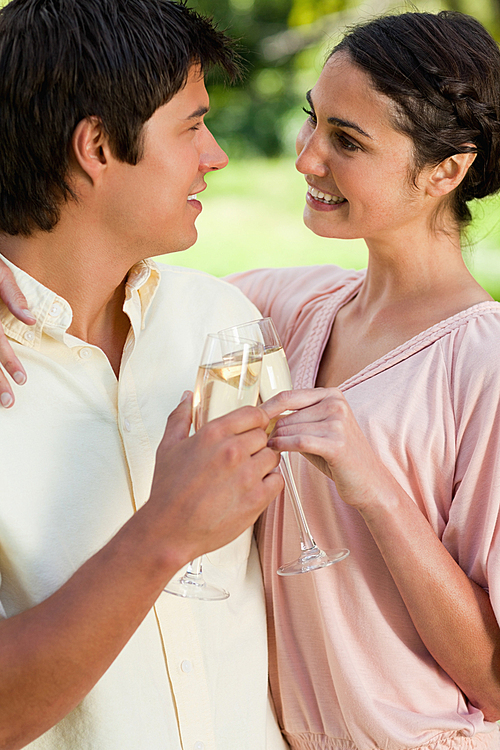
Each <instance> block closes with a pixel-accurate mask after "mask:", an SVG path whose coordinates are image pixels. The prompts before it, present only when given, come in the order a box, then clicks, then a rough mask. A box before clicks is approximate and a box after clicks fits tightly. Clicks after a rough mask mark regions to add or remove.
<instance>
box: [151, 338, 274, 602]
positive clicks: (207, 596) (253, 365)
mask: <svg viewBox="0 0 500 750" xmlns="http://www.w3.org/2000/svg"><path fill="white" fill-rule="evenodd" d="M263 354H264V346H263V344H262V343H261V342H257V341H247V340H245V339H243V338H231V337H227V336H225V337H222V336H219V335H218V334H209V335H208V336H207V339H206V342H205V346H204V348H203V353H202V357H201V362H200V366H199V368H198V374H197V377H196V383H195V387H194V396H193V426H194V429H195V430H199V429H200V427H203V425H204V424H206V422H209V421H210V420H212V419H216V418H217V417H222V416H223V415H224V414H227V413H228V412H230V411H233V410H234V409H238V408H239V407H240V406H247V405H250V406H255V405H256V404H257V401H258V398H259V379H260V372H261V365H262V357H263ZM165 591H166V592H167V593H169V594H175V595H176V596H182V597H184V598H186V599H201V600H204V601H218V600H222V599H227V598H228V596H229V593H228V592H227V591H225V590H224V589H221V588H218V587H217V586H212V585H211V584H209V583H207V582H206V581H205V579H204V577H203V559H202V557H197V558H196V560H193V561H192V562H190V563H189V565H188V566H187V568H186V571H185V573H184V575H183V576H182V577H181V578H179V579H178V580H176V581H170V583H169V584H168V586H167V588H166V589H165Z"/></svg>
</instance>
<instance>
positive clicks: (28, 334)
mask: <svg viewBox="0 0 500 750" xmlns="http://www.w3.org/2000/svg"><path fill="white" fill-rule="evenodd" d="M24 338H25V339H26V341H34V339H35V334H34V332H33V331H26V333H25V334H24Z"/></svg>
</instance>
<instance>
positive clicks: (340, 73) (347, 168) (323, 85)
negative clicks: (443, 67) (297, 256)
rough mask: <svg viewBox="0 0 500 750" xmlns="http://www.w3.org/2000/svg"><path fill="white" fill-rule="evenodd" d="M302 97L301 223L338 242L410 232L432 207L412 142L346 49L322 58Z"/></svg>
mask: <svg viewBox="0 0 500 750" xmlns="http://www.w3.org/2000/svg"><path fill="white" fill-rule="evenodd" d="M307 97H308V100H309V104H310V112H308V114H309V117H308V119H307V121H306V122H305V123H304V125H303V126H302V128H301V130H300V132H299V135H298V137H297V154H298V158H297V162H296V167H297V169H298V171H299V172H301V173H302V174H303V175H305V178H306V182H307V184H308V191H307V196H306V207H305V209H304V221H305V224H306V226H308V227H309V229H311V230H312V231H313V232H314V233H315V234H318V235H320V236H322V237H338V238H342V239H353V238H358V237H363V238H364V239H366V240H390V239H394V238H395V237H397V236H398V235H401V239H403V238H404V236H407V234H408V232H411V233H414V232H415V230H416V227H417V226H418V225H420V226H422V222H424V223H425V222H426V221H427V219H428V218H429V211H431V212H432V210H433V208H435V206H434V205H433V206H431V205H430V199H429V196H427V194H426V192H425V189H424V184H425V171H424V172H423V173H421V174H420V175H419V177H418V179H417V187H415V186H414V185H413V182H412V179H411V176H410V174H411V170H412V163H413V162H412V142H411V140H410V138H408V137H407V136H406V135H403V134H402V133H399V132H398V131H397V130H395V129H394V127H393V125H392V123H391V111H392V106H393V104H392V101H391V100H390V99H389V98H388V97H386V96H384V95H383V94H381V93H379V92H378V91H376V90H375V89H374V88H373V86H372V85H371V82H370V79H369V78H368V76H367V75H366V73H365V72H364V71H363V70H361V69H360V68H358V67H357V66H356V65H354V64H353V63H352V62H351V60H350V58H349V55H348V54H347V53H346V52H345V51H340V52H336V53H335V54H334V55H333V56H332V57H331V58H330V59H329V60H328V62H327V63H326V65H325V67H324V69H323V71H322V73H321V75H320V77H319V80H318V82H317V83H316V85H315V86H314V88H313V89H312V91H310V92H309V94H308V95H307Z"/></svg>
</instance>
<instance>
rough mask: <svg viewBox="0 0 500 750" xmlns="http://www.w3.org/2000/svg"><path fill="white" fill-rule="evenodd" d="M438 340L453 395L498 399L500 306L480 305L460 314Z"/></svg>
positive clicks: (499, 384) (499, 392) (483, 303)
mask: <svg viewBox="0 0 500 750" xmlns="http://www.w3.org/2000/svg"><path fill="white" fill-rule="evenodd" d="M449 333H450V335H449V336H444V337H443V339H442V340H441V342H442V344H441V345H442V350H443V355H444V356H445V358H446V359H447V362H448V367H449V372H450V376H451V381H452V385H453V387H454V389H455V392H456V393H462V394H463V395H465V394H467V395H468V396H469V397H471V396H473V397H474V400H475V399H476V398H482V399H484V398H485V396H486V391H488V392H489V393H490V395H492V394H493V392H496V394H497V395H498V396H500V303H499V302H494V301H491V302H481V303H479V304H477V305H473V306H472V307H469V308H467V309H466V310H463V311H462V312H461V313H459V314H458V315H456V316H454V319H452V321H451V325H449Z"/></svg>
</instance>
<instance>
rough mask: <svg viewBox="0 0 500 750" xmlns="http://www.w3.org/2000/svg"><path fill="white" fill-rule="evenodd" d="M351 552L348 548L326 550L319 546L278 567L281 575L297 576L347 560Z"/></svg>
mask: <svg viewBox="0 0 500 750" xmlns="http://www.w3.org/2000/svg"><path fill="white" fill-rule="evenodd" d="M348 554H349V550H348V549H339V550H335V551H334V550H326V552H324V551H323V550H322V549H319V547H313V548H312V549H308V550H304V551H303V552H302V554H301V556H300V557H299V558H298V559H297V560H294V561H293V562H289V563H285V565H282V566H281V567H280V568H278V570H277V573H278V575H279V576H296V575H299V573H311V572H312V571H313V570H321V568H327V567H328V566H329V565H333V564H334V563H337V562H340V561H341V560H345V558H346V557H347V555H348Z"/></svg>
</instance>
